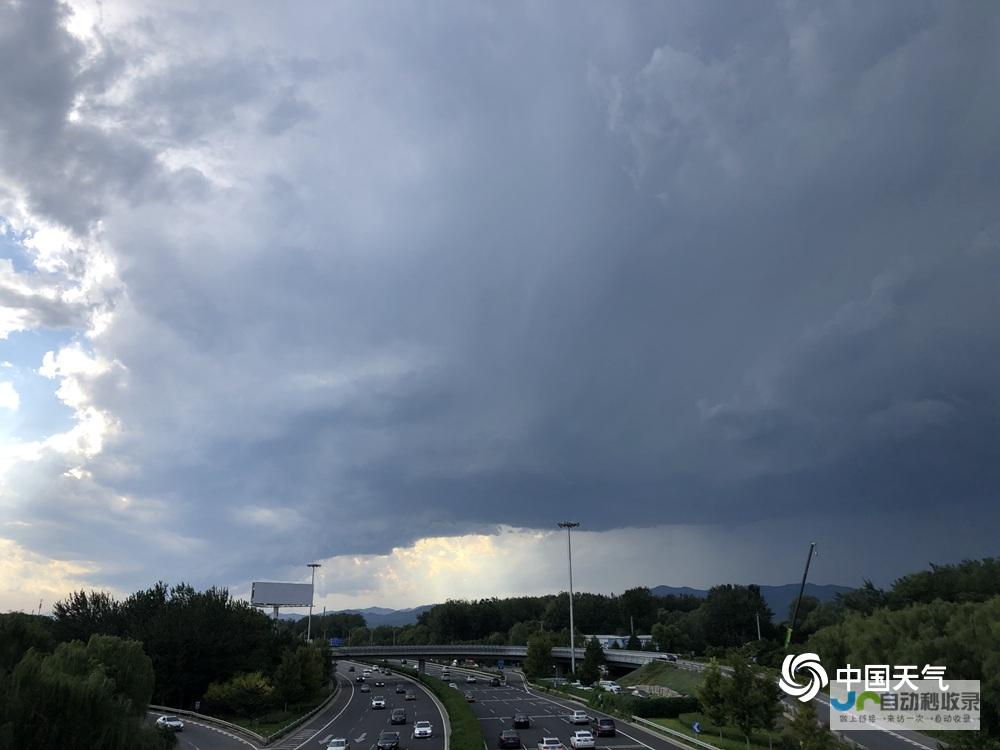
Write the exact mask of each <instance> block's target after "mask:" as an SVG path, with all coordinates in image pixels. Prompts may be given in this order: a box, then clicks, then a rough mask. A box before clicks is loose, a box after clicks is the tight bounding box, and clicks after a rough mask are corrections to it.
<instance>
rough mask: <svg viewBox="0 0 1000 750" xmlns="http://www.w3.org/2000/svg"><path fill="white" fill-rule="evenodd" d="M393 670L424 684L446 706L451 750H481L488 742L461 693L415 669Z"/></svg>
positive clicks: (396, 667)
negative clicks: (449, 725)
mask: <svg viewBox="0 0 1000 750" xmlns="http://www.w3.org/2000/svg"><path fill="white" fill-rule="evenodd" d="M392 668H393V670H394V671H396V672H402V673H403V674H407V675H409V676H410V677H413V678H414V679H417V680H419V681H420V682H422V683H423V684H424V685H426V686H427V687H428V688H429V689H430V691H431V692H432V693H434V695H436V696H437V697H438V698H439V699H440V700H441V703H442V704H444V708H445V711H447V712H448V722H449V723H450V724H451V736H450V737H449V746H450V747H451V750H481V748H482V747H483V746H484V743H485V741H486V740H485V737H484V736H483V731H482V728H481V727H480V726H479V720H478V719H477V718H476V714H475V713H474V712H473V711H472V707H471V706H470V705H469V704H468V703H467V702H466V700H465V696H464V695H463V693H462V692H461V691H458V690H456V689H455V688H452V687H448V683H446V682H444V681H443V680H439V679H438V678H437V677H432V676H431V675H428V674H424V673H423V672H418V671H417V670H415V669H410V668H409V667H403V666H399V665H393V667H392ZM435 729H438V728H437V727H436V728H435ZM440 729H441V730H442V731H443V729H444V727H440Z"/></svg>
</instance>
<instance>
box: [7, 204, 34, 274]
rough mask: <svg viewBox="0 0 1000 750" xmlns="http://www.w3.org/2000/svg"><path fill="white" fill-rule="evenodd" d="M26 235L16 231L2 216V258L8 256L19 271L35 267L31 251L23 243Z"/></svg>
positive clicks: (28, 270)
mask: <svg viewBox="0 0 1000 750" xmlns="http://www.w3.org/2000/svg"><path fill="white" fill-rule="evenodd" d="M23 240H24V237H23V236H22V235H20V234H18V233H17V232H15V231H14V230H13V229H12V228H11V227H10V225H9V224H8V223H7V222H6V221H5V220H4V217H2V216H0V258H7V259H9V260H10V262H11V263H13V265H14V270H15V271H17V272H18V273H26V272H30V271H33V270H34V268H35V265H34V262H33V260H32V257H31V253H29V252H28V250H26V249H25V247H24V246H23V245H22V244H21V243H22V241H23Z"/></svg>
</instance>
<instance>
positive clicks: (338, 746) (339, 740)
mask: <svg viewBox="0 0 1000 750" xmlns="http://www.w3.org/2000/svg"><path fill="white" fill-rule="evenodd" d="M326 750H351V743H350V742H348V741H347V740H345V739H344V738H343V737H335V738H334V739H332V740H330V744H329V745H327V746H326Z"/></svg>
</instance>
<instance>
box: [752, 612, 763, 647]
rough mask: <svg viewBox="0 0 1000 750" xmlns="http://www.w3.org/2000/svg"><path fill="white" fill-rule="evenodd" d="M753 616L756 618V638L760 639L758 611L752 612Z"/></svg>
mask: <svg viewBox="0 0 1000 750" xmlns="http://www.w3.org/2000/svg"><path fill="white" fill-rule="evenodd" d="M753 616H754V617H755V618H757V640H758V641H759V640H761V637H760V612H754V613H753Z"/></svg>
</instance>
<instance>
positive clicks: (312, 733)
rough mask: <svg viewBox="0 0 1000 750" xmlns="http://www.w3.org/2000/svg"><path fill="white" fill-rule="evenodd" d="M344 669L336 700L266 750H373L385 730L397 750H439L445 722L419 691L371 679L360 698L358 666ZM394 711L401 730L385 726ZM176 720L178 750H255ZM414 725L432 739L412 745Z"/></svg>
mask: <svg viewBox="0 0 1000 750" xmlns="http://www.w3.org/2000/svg"><path fill="white" fill-rule="evenodd" d="M349 666H351V665H350V664H348V663H345V662H341V663H340V664H338V666H337V680H338V682H340V688H341V689H340V692H339V693H338V695H337V697H336V698H334V699H333V700H332V701H331V702H330V704H329V705H327V706H326V708H324V709H323V710H322V711H320V712H319V713H318V714H316V716H314V717H312V718H311V719H310V720H309V721H307V722H306V723H305V724H303V725H302V726H301V727H298V728H297V729H295V730H293V731H292V732H291V733H289V734H288V735H286V736H285V737H283V738H282V739H281V740H279V741H277V742H275V743H273V744H271V745H268V746H267V750H324V748H326V746H327V743H328V742H329V741H330V739H332V738H334V737H343V738H345V739H347V741H348V742H349V743H350V750H374V747H375V743H376V741H377V740H378V735H379V733H380V732H381V731H383V730H387V729H388V730H391V731H395V732H399V739H400V749H401V750H444V748H445V738H444V734H443V732H442V728H443V726H444V720H443V718H442V716H441V713H440V711H439V710H438V708H437V705H436V704H435V703H434V701H433V700H432V699H431V697H430V694H429V693H428V691H427V690H426V689H425V688H424V687H423V686H422V685H420V684H419V683H417V682H415V681H414V680H411V679H410V678H408V677H405V676H400V675H397V674H395V673H394V674H393V675H391V676H383V675H375V676H374V677H372V678H370V679H369V681H368V682H369V685H371V690H372V692H371V693H362V692H361V691H360V690H359V689H358V687H359V686H358V684H357V683H356V682H355V681H354V678H355V676H356V675H358V674H361V669H362V666H361V665H360V664H359V665H357V666H356V670H357V671H356V672H348V668H349ZM376 678H377V679H380V680H384V681H385V683H386V684H385V687H384V688H377V687H375V686H374V683H375V680H376ZM397 682H402V683H404V684H405V685H406V686H407V688H408V689H409V690H410V691H411V692H412V693H413V694H414V695H415V696H416V699H415V700H412V701H404V700H403V698H404V696H403V695H397V694H396V693H395V691H394V688H395V686H396V683H397ZM373 695H380V696H382V697H384V698H385V701H386V707H385V709H372V707H371V698H372V696H373ZM393 708H403V709H405V710H406V724H403V725H399V724H397V725H395V726H392V725H390V724H389V717H390V715H391V713H392V709H393ZM161 714H162V712H155V711H151V712H150V720H151V721H154V720H155V719H156V717H157V716H160V715H161ZM181 720H182V721H183V722H184V731H182V732H179V733H178V734H177V740H178V743H177V747H178V748H181V749H182V750H248V748H254V749H255V750H259V746H258V744H257V743H255V742H253V741H251V740H249V739H248V738H245V737H239V736H237V735H236V734H235V733H233V732H230V731H227V730H223V729H222V728H220V727H215V726H212V725H211V724H208V723H206V722H202V721H200V720H198V719H192V718H189V717H186V716H182V717H181ZM417 720H427V721H430V722H431V724H432V725H433V726H434V736H433V737H431V738H430V739H419V740H418V739H412V737H411V734H412V732H413V722H414V721H417Z"/></svg>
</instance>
